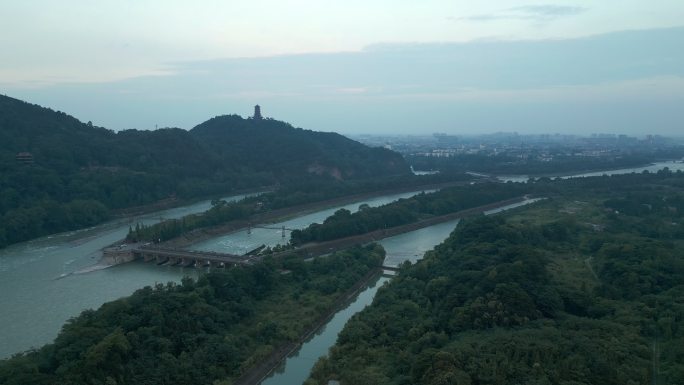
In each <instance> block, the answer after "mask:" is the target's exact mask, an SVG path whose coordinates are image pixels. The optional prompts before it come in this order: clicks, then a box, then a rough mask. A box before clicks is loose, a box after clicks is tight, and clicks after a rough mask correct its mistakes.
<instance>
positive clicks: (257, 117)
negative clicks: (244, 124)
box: [254, 104, 263, 120]
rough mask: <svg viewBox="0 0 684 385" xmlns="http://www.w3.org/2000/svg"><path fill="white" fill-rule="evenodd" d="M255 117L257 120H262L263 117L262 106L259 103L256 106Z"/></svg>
mask: <svg viewBox="0 0 684 385" xmlns="http://www.w3.org/2000/svg"><path fill="white" fill-rule="evenodd" d="M254 119H255V120H261V119H263V117H262V116H261V107H259V105H258V104H257V105H256V106H254Z"/></svg>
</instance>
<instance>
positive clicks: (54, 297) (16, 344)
mask: <svg viewBox="0 0 684 385" xmlns="http://www.w3.org/2000/svg"><path fill="white" fill-rule="evenodd" d="M431 191H432V190H431ZM418 192H419V191H418ZM418 192H409V193H402V194H391V195H386V196H381V197H376V198H370V199H366V200H363V201H359V202H356V203H353V204H349V205H345V206H340V207H335V208H331V209H326V210H321V211H318V212H315V213H312V214H308V215H305V216H301V217H297V218H293V219H290V220H288V221H285V222H282V224H280V223H279V224H276V225H277V226H278V227H280V226H282V225H285V226H286V227H288V228H303V227H306V226H308V225H309V224H310V223H313V222H315V221H322V220H324V219H325V218H326V217H328V216H329V215H331V214H332V213H334V212H335V211H336V210H338V209H340V208H343V207H344V208H347V209H349V210H351V211H355V210H357V209H358V206H359V205H361V204H363V203H366V204H368V205H370V206H378V205H382V204H386V203H389V202H392V201H394V200H397V199H400V198H407V197H410V196H413V195H415V194H416V193H418ZM244 197H245V196H244V195H238V196H232V197H227V198H224V199H225V200H227V201H235V200H239V199H242V198H244ZM210 207H211V204H210V201H204V202H200V203H197V204H193V205H189V206H185V207H180V208H175V209H170V210H164V211H160V212H156V213H152V214H148V215H144V216H139V217H133V218H127V219H122V220H118V221H112V222H109V223H105V224H102V225H99V226H96V227H92V228H89V229H84V230H79V231H72V232H67V233H62V234H56V235H51V236H48V237H43V238H39V239H36V240H33V241H29V242H25V243H21V244H17V245H13V246H10V247H7V248H5V249H2V250H0V293H2V295H1V296H0V309H2V312H0V358H5V357H8V356H10V355H11V354H13V353H16V352H19V351H24V350H27V349H30V348H32V347H40V346H42V345H44V344H46V343H49V342H51V341H52V340H53V339H54V338H55V337H56V336H57V333H58V332H59V330H60V328H61V326H62V325H63V324H64V323H65V322H66V321H67V320H68V319H69V318H71V317H74V316H77V315H78V314H80V313H81V312H82V311H83V310H85V309H95V308H98V307H99V306H100V305H102V304H103V303H105V302H108V301H112V300H115V299H117V298H121V297H123V296H127V295H130V294H132V293H133V292H134V291H135V290H137V289H140V288H142V287H145V286H149V285H154V284H155V283H158V282H159V283H165V282H168V281H175V282H179V281H180V280H181V279H182V278H183V277H184V276H191V277H196V276H197V275H198V274H199V272H200V271H201V270H197V269H196V268H181V267H175V266H157V265H155V264H151V263H143V262H140V261H134V262H131V263H127V264H124V265H120V266H116V267H113V268H108V269H102V270H96V271H92V272H88V273H85V274H74V272H78V271H79V270H82V269H84V268H88V267H90V266H93V265H94V264H95V263H96V262H97V261H98V259H99V257H100V250H101V249H102V248H103V247H105V246H107V245H110V244H112V243H114V242H116V241H118V240H121V239H123V238H125V236H126V234H127V233H128V227H129V226H130V225H133V226H135V223H144V224H146V225H150V224H153V223H157V222H159V220H160V219H162V218H163V219H171V218H180V217H182V216H184V215H188V214H191V213H198V212H202V211H205V210H207V209H209V208H210ZM276 225H274V226H276ZM245 235H246V232H245V231H243V232H240V233H235V234H231V235H229V236H226V237H219V238H216V239H212V240H208V241H206V242H204V243H203V244H202V245H204V246H202V247H203V249H213V248H217V249H220V250H226V244H228V245H229V246H230V247H232V248H230V249H229V250H230V251H229V252H234V253H239V252H246V251H248V250H251V249H253V248H254V247H257V246H259V245H261V244H267V245H269V246H275V245H276V244H279V243H285V242H287V240H288V239H289V234H287V237H286V238H285V239H283V238H282V237H281V231H279V230H275V231H274V230H264V229H253V231H252V234H250V235H249V236H248V237H245ZM241 237H243V238H244V239H241ZM212 245H213V246H212Z"/></svg>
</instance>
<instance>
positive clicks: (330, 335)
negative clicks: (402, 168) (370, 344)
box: [261, 199, 540, 385]
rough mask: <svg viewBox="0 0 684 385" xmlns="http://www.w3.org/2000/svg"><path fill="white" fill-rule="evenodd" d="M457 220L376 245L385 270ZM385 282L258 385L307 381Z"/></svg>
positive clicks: (441, 236)
mask: <svg viewBox="0 0 684 385" xmlns="http://www.w3.org/2000/svg"><path fill="white" fill-rule="evenodd" d="M539 200H540V199H527V200H525V201H523V202H519V203H514V204H511V205H507V206H503V207H500V208H498V209H495V210H490V211H487V212H485V214H487V215H490V214H496V213H499V212H502V211H505V210H510V209H514V208H517V207H521V206H525V205H528V204H530V203H534V202H537V201H539ZM459 221H460V220H459V219H455V220H453V221H449V222H444V223H440V224H437V225H434V226H430V227H425V228H422V229H419V230H416V231H411V232H408V233H404V234H400V235H397V236H394V237H390V238H385V239H383V240H381V241H379V242H378V243H379V244H380V245H382V247H383V248H384V249H385V253H386V255H385V262H384V263H383V265H385V266H398V265H400V264H401V263H403V262H405V261H410V262H411V263H415V262H417V261H418V260H420V259H421V258H423V255H424V254H425V253H426V252H428V251H430V250H432V249H433V248H434V247H435V246H437V245H439V244H440V243H442V242H443V241H444V240H445V239H446V238H448V237H449V235H450V234H451V232H452V231H454V230H455V229H456V226H458V223H459ZM387 281H389V278H387V277H381V278H378V279H377V280H376V281H374V282H373V283H372V284H370V285H369V286H368V287H367V288H366V289H365V290H364V291H362V292H361V293H359V295H358V296H357V297H356V298H354V299H353V300H352V301H351V302H350V303H349V304H348V305H347V307H345V308H344V309H342V310H340V311H339V312H337V313H336V314H335V315H334V316H333V318H332V319H331V320H330V322H328V323H327V324H326V325H325V326H324V327H322V328H321V329H320V330H319V331H318V332H317V333H316V334H314V335H313V336H312V337H311V338H310V339H309V340H308V341H306V342H305V343H304V344H302V346H301V347H300V349H299V350H297V351H296V352H295V353H293V354H292V355H291V356H290V357H288V358H287V359H286V360H285V362H283V363H282V364H281V365H280V367H278V368H277V369H276V370H275V371H273V373H271V375H270V376H269V377H267V378H266V379H264V380H263V381H262V382H261V384H262V385H299V384H302V383H303V382H304V381H306V379H307V378H308V377H309V374H310V373H311V369H312V368H313V366H314V364H315V363H316V361H318V359H319V358H320V357H323V356H325V355H326V354H328V350H329V349H330V348H331V347H332V346H333V345H334V344H335V342H336V340H337V335H338V334H339V333H340V332H341V331H342V328H344V325H345V324H346V323H347V321H348V320H349V319H350V318H351V317H352V316H353V315H354V314H356V313H358V312H359V311H361V310H363V308H365V307H366V306H368V305H370V304H371V303H372V302H373V298H374V297H375V293H376V292H377V291H378V289H379V288H380V287H382V285H383V284H385V283H386V282H387Z"/></svg>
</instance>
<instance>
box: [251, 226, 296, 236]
mask: <svg viewBox="0 0 684 385" xmlns="http://www.w3.org/2000/svg"><path fill="white" fill-rule="evenodd" d="M252 229H266V230H280V231H281V232H282V237H283V238H285V232H286V231H294V230H297V229H291V228H289V227H285V226H281V227H276V226H267V225H252V224H250V225H249V227H247V234H251V233H252Z"/></svg>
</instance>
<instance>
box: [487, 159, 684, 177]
mask: <svg viewBox="0 0 684 385" xmlns="http://www.w3.org/2000/svg"><path fill="white" fill-rule="evenodd" d="M665 167H667V168H669V169H670V171H677V170H681V171H684V162H678V161H667V162H656V163H653V164H650V165H648V166H642V167H631V168H621V169H617V170H607V171H595V172H587V173H582V174H571V175H554V176H548V177H549V178H552V179H553V178H563V179H568V178H582V177H588V176H601V175H619V174H631V173H641V172H644V171H648V172H658V171H660V170H662V169H664V168H665ZM535 178H536V177H535ZM497 179H499V180H500V181H502V182H527V181H528V180H529V179H530V176H528V175H509V176H499V177H497Z"/></svg>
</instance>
